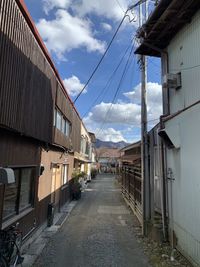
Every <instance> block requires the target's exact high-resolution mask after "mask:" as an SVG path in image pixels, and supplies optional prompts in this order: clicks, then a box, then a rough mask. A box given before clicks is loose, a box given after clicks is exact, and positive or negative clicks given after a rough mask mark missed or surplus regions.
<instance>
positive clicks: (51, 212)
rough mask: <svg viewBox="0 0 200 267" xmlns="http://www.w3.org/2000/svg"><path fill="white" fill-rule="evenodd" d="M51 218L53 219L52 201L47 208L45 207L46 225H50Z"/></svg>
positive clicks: (51, 222)
mask: <svg viewBox="0 0 200 267" xmlns="http://www.w3.org/2000/svg"><path fill="white" fill-rule="evenodd" d="M53 219H54V203H49V204H48V209H47V226H48V227H50V226H52V224H53Z"/></svg>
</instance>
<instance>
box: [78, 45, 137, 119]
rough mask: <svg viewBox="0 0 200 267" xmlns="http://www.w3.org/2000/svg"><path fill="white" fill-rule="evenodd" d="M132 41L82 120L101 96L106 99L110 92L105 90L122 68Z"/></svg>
mask: <svg viewBox="0 0 200 267" xmlns="http://www.w3.org/2000/svg"><path fill="white" fill-rule="evenodd" d="M132 41H133V40H131V44H130V45H128V47H127V48H126V50H125V53H124V54H123V56H122V57H121V59H120V61H119V63H118V65H117V67H116V68H115V69H114V71H113V73H112V74H111V76H110V78H109V80H108V81H107V83H106V85H105V86H104V88H103V89H102V90H101V92H100V94H99V95H98V96H97V98H96V99H95V100H94V101H93V103H92V104H91V105H90V107H89V108H88V110H87V111H86V112H85V113H84V115H83V117H82V119H83V118H84V117H85V116H86V115H87V114H88V112H89V111H90V110H91V108H92V107H93V106H94V105H95V103H96V102H97V101H98V100H99V98H100V97H101V95H102V94H103V98H104V96H105V93H107V92H108V90H107V91H105V90H106V88H107V87H109V86H110V84H111V82H112V80H113V78H114V76H115V74H116V73H117V71H118V69H119V67H120V66H121V64H122V62H123V60H124V58H125V56H126V54H127V52H128V50H129V49H130V47H131V45H132ZM103 98H102V99H103Z"/></svg>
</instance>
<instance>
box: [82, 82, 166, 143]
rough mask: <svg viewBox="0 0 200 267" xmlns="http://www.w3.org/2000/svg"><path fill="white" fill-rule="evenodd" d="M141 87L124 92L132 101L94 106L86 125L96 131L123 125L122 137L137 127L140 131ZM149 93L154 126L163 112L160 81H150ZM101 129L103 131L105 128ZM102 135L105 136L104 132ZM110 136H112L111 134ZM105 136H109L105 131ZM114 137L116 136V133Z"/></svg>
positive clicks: (149, 106)
mask: <svg viewBox="0 0 200 267" xmlns="http://www.w3.org/2000/svg"><path fill="white" fill-rule="evenodd" d="M140 87H141V85H140V84H138V85H137V86H136V87H135V88H134V89H133V91H132V92H127V93H124V95H125V96H126V97H127V98H128V99H129V100H130V101H131V102H128V103H127V102H122V101H118V103H116V104H112V106H111V103H104V102H102V103H100V104H98V105H96V106H95V107H93V109H92V110H91V112H90V113H89V114H88V116H87V117H86V118H85V119H84V123H85V124H86V126H87V127H89V128H90V129H92V131H93V132H95V133H97V132H98V130H97V129H101V128H103V129H107V128H106V127H108V126H109V127H110V128H111V127H112V128H113V129H115V130H116V131H118V129H119V128H122V127H123V129H124V130H123V131H120V134H121V135H122V137H123V136H126V134H130V130H133V129H137V130H138V131H139V130H140V123H141V105H140V102H141V100H140ZM147 95H148V100H147V109H148V121H149V126H150V127H152V126H154V125H155V124H156V123H158V121H159V117H160V115H161V114H162V89H161V85H159V84H158V83H151V82H150V83H148V84H147ZM152 120H153V121H152ZM130 126H131V128H130ZM126 129H127V130H126ZM101 131H102V132H103V131H104V130H101ZM101 137H102V138H103V134H102V135H101ZM108 137H109V138H111V137H110V135H108ZM104 138H107V137H106V132H104ZM113 138H115V135H114V134H113ZM123 138H124V137H123ZM126 139H127V138H126ZM132 139H134V137H132ZM135 139H138V137H136V136H135Z"/></svg>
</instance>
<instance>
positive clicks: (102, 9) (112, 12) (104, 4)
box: [74, 0, 128, 20]
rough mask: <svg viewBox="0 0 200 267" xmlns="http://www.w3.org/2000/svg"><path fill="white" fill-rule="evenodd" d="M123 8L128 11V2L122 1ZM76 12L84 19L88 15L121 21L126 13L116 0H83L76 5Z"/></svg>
mask: <svg viewBox="0 0 200 267" xmlns="http://www.w3.org/2000/svg"><path fill="white" fill-rule="evenodd" d="M120 3H121V6H122V8H123V9H124V10H126V9H127V6H128V1H126V0H121V1H120ZM74 10H75V11H76V12H77V13H78V14H79V16H81V17H83V16H85V15H87V14H91V13H92V14H96V15H98V16H103V17H106V18H108V19H115V20H120V19H122V18H123V15H124V12H123V11H122V10H121V8H120V7H119V5H118V4H117V3H116V1H115V0H109V1H108V0H99V1H94V0H82V1H77V2H76V4H75V5H74Z"/></svg>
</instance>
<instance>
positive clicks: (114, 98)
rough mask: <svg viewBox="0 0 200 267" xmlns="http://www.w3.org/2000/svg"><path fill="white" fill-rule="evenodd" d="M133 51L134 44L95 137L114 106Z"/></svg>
mask: <svg viewBox="0 0 200 267" xmlns="http://www.w3.org/2000/svg"><path fill="white" fill-rule="evenodd" d="M133 49H134V44H133V45H132V49H131V51H130V54H129V57H128V59H127V61H126V65H125V68H124V71H123V73H122V76H121V79H120V81H119V84H118V87H117V90H116V92H115V94H114V96H113V99H112V101H111V104H110V107H109V108H108V110H107V112H106V114H105V117H104V120H103V122H102V124H101V126H100V129H99V131H98V132H97V134H96V136H98V135H99V133H100V132H101V131H102V130H103V126H104V124H105V122H106V119H107V116H108V113H109V112H110V110H111V109H112V106H113V104H114V102H115V100H116V97H117V95H118V93H119V90H120V88H121V85H122V82H123V80H124V77H125V75H126V72H127V70H128V64H129V61H130V57H131V54H132V52H133Z"/></svg>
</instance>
